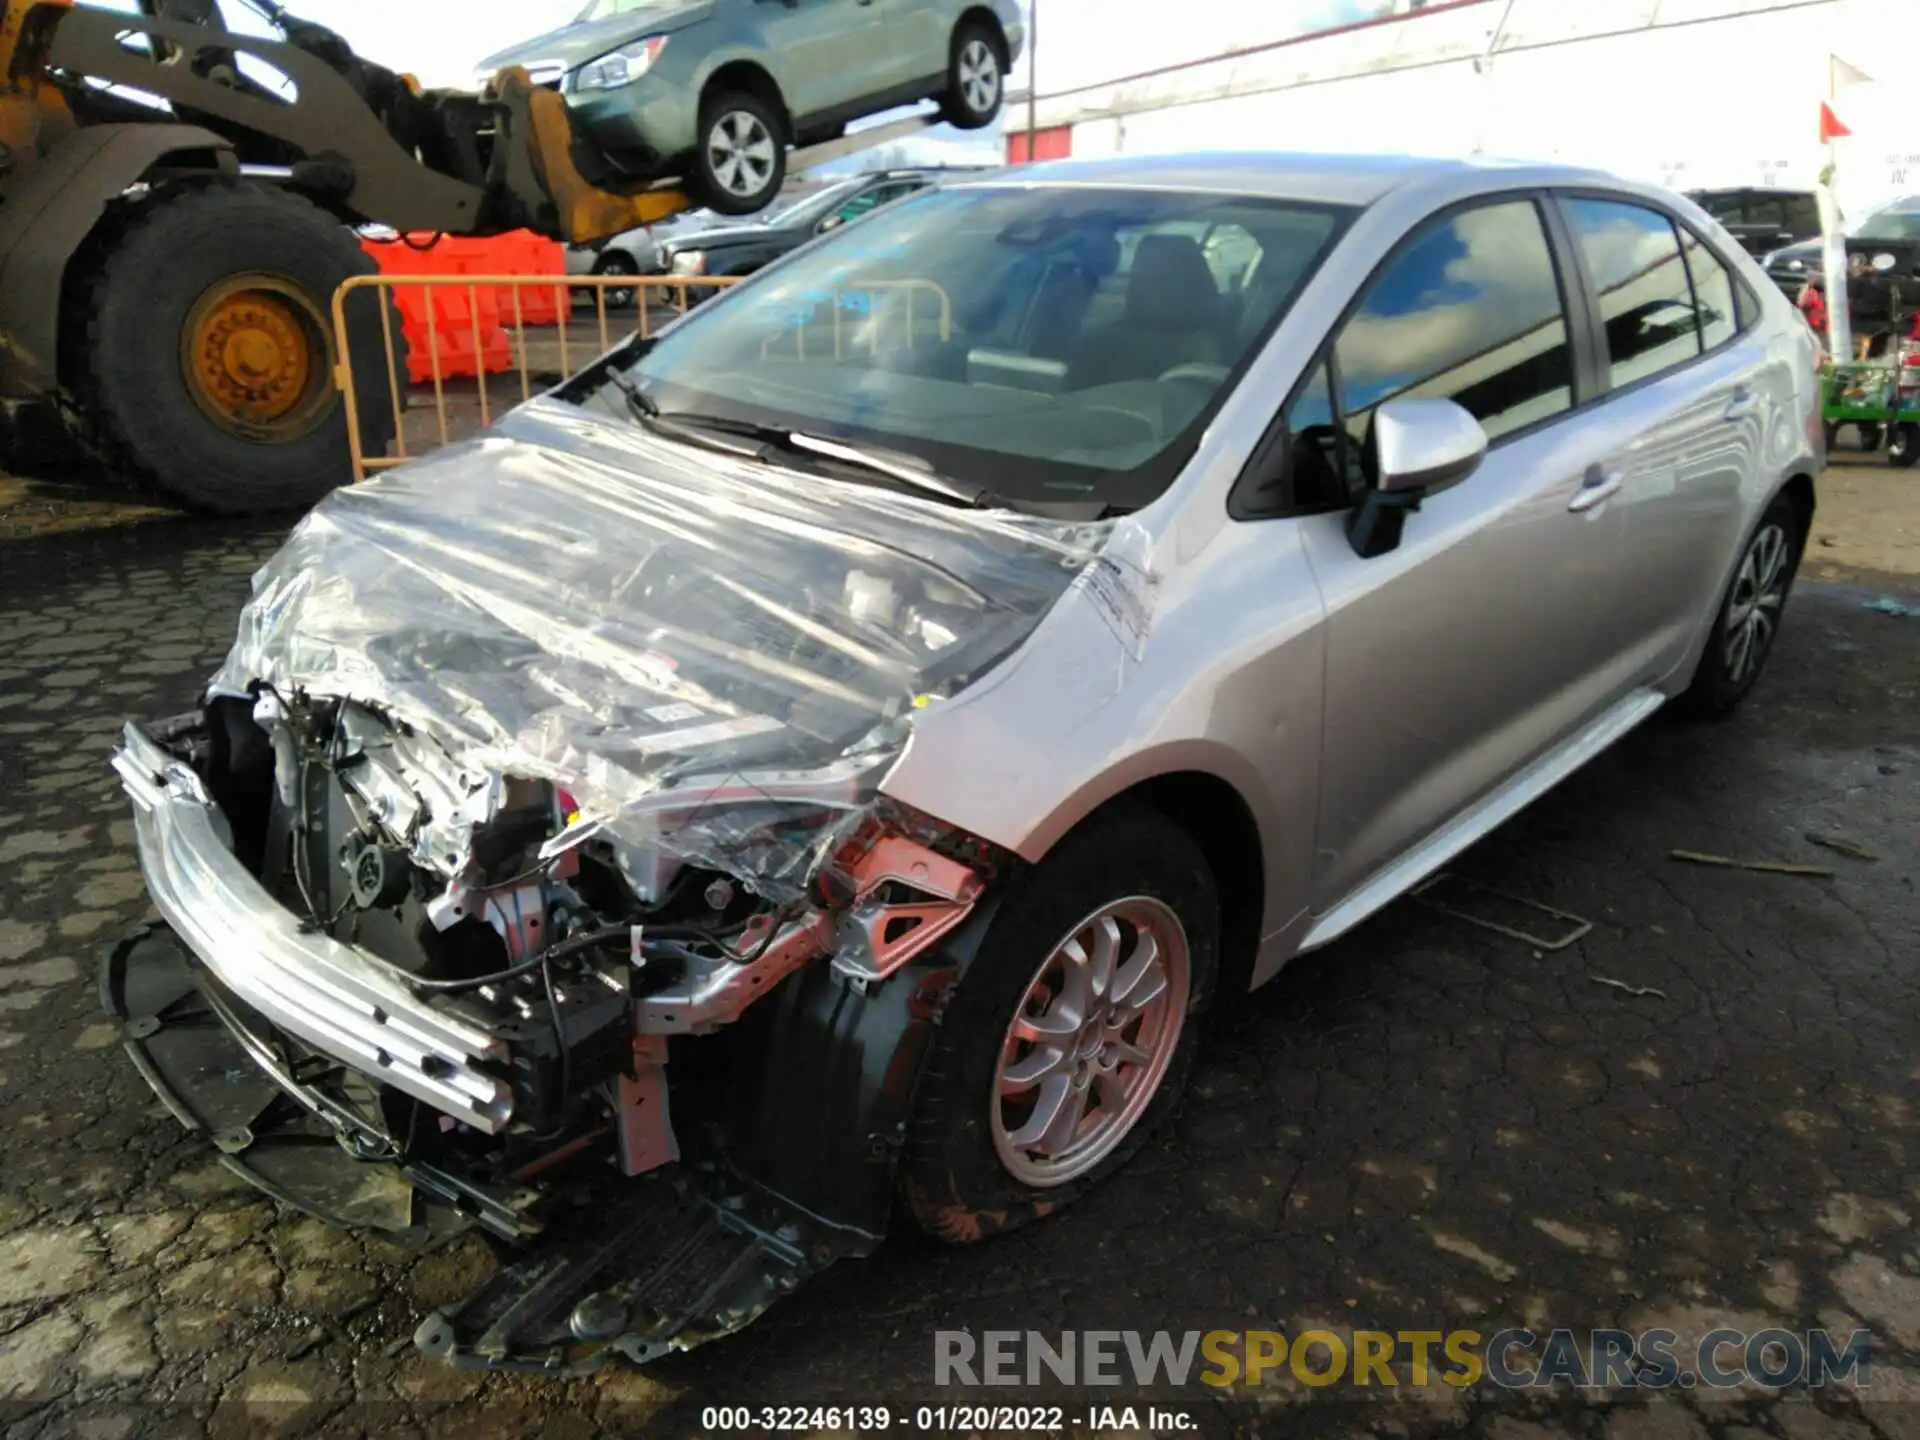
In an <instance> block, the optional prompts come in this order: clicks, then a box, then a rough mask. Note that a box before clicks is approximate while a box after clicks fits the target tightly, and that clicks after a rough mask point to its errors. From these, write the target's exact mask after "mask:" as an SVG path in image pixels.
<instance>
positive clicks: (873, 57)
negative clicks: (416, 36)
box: [481, 0, 1026, 215]
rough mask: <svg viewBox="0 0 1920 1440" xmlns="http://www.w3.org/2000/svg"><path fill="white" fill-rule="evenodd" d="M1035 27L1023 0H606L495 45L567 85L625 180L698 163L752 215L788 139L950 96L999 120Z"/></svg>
mask: <svg viewBox="0 0 1920 1440" xmlns="http://www.w3.org/2000/svg"><path fill="white" fill-rule="evenodd" d="M1025 38H1026V34H1025V26H1024V23H1023V22H1022V19H1021V15H1020V8H1019V5H1018V4H1017V0H593V3H592V4H590V5H588V6H587V8H586V9H585V10H584V11H582V12H581V13H580V15H579V17H578V18H576V19H575V20H574V21H573V23H572V24H570V25H567V26H564V27H562V28H561V29H559V30H555V31H553V32H551V33H550V34H546V35H542V36H540V37H539V38H538V39H535V40H529V41H527V42H526V43H525V44H523V45H516V46H514V47H513V48H511V49H509V50H503V51H501V52H500V53H499V54H497V55H494V56H491V57H489V58H488V59H487V60H486V61H485V62H484V63H483V65H482V67H481V68H482V70H483V71H484V72H485V73H486V74H487V75H489V76H490V75H492V74H494V73H495V72H496V71H498V70H500V69H502V68H504V67H506V66H509V65H521V66H524V67H526V69H527V70H528V72H529V73H530V74H531V75H532V77H533V79H534V80H535V81H536V82H538V83H540V84H543V85H551V86H554V87H555V88H557V89H558V90H559V91H560V93H561V94H563V95H564V96H565V97H566V99H567V103H568V105H569V106H570V107H571V109H572V113H573V119H574V125H575V128H576V129H577V130H578V131H580V132H581V133H582V134H583V135H585V136H586V137H588V138H590V139H591V141H592V142H593V148H594V151H595V152H597V153H594V154H593V155H591V156H586V157H582V159H583V168H585V169H587V170H588V171H589V173H590V174H592V172H593V171H594V170H596V169H599V168H601V167H604V168H605V170H606V173H605V174H600V175H593V177H592V178H595V179H598V180H601V181H602V182H605V181H609V180H627V181H632V180H646V179H655V178H667V177H670V176H679V177H683V178H684V180H685V182H686V184H687V186H688V188H689V189H690V190H691V191H692V192H693V194H694V196H695V198H696V199H698V200H699V201H700V202H701V203H702V204H704V205H706V206H708V207H710V208H711V209H714V210H717V211H719V212H721V213H722V214H726V215H750V214H752V213H753V212H754V211H756V210H759V209H761V208H762V207H763V206H765V205H766V204H767V203H768V202H769V201H771V200H772V199H773V198H774V196H775V195H777V194H779V192H780V186H781V183H782V181H784V180H785V178H786V170H787V148H788V147H789V146H794V145H812V144H818V143H821V142H823V141H826V140H829V139H833V138H835V137H837V136H838V135H839V134H840V133H841V132H842V131H843V130H844V129H845V127H846V125H847V123H848V122H849V121H852V120H858V119H860V118H862V117H863V116H867V115H873V114H877V113H879V112H880V111H883V110H890V109H892V108H894V107H895V106H898V105H907V104H913V103H916V102H918V101H921V100H927V99H937V100H938V101H939V102H940V107H941V111H942V113H943V115H944V117H945V119H946V120H947V122H948V123H949V124H951V125H954V126H956V127H958V128H960V129H963V130H973V129H979V128H981V127H982V126H985V125H989V124H991V123H992V122H993V120H994V118H995V117H996V116H997V115H998V114H999V113H1000V104H1001V100H1002V98H1003V97H1004V94H1005V90H1006V76H1007V71H1008V67H1009V66H1010V65H1011V64H1012V63H1013V61H1014V60H1015V59H1016V58H1017V57H1018V56H1019V54H1020V49H1021V46H1022V44H1023V43H1024V41H1025Z"/></svg>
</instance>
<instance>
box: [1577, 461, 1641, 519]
mask: <svg viewBox="0 0 1920 1440" xmlns="http://www.w3.org/2000/svg"><path fill="white" fill-rule="evenodd" d="M1626 483H1627V474H1626V472H1625V471H1624V470H1603V469H1602V468H1601V467H1600V466H1598V465H1595V466H1594V467H1593V468H1592V469H1590V470H1588V471H1587V478H1586V479H1585V480H1583V481H1581V482H1580V488H1579V489H1578V490H1576V491H1574V492H1573V499H1571V500H1569V501H1568V502H1567V509H1569V510H1571V511H1573V512H1574V513H1575V514H1576V515H1577V514H1579V513H1580V512H1581V511H1582V510H1591V509H1593V507H1594V506H1596V505H1600V504H1603V503H1605V502H1606V501H1608V500H1611V499H1612V498H1613V497H1614V496H1615V495H1617V494H1619V493H1620V487H1621V486H1622V485H1624V484H1626Z"/></svg>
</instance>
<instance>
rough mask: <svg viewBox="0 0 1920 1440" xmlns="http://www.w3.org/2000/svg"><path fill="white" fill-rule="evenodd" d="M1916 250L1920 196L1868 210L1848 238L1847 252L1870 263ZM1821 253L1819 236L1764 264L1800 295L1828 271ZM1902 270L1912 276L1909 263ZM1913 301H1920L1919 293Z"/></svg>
mask: <svg viewBox="0 0 1920 1440" xmlns="http://www.w3.org/2000/svg"><path fill="white" fill-rule="evenodd" d="M1817 228H1818V227H1816V230H1817ZM1916 249H1920V195H1904V196H1902V197H1900V198H1899V199H1898V200H1889V201H1888V202H1887V203H1886V204H1884V205H1881V206H1880V207H1878V208H1877V209H1874V210H1870V211H1868V212H1867V214H1866V216H1865V217H1864V218H1863V219H1861V220H1860V221H1858V222H1857V223H1855V224H1854V225H1853V227H1852V229H1851V230H1850V231H1849V233H1848V235H1847V253H1848V254H1849V255H1864V256H1865V257H1866V258H1867V260H1868V262H1869V263H1871V261H1872V259H1873V257H1874V255H1875V254H1877V253H1881V252H1885V253H1890V254H1892V255H1894V257H1895V259H1896V261H1897V260H1899V259H1901V258H1902V257H1904V256H1905V255H1906V254H1908V253H1910V252H1912V251H1914V250H1916ZM1821 254H1822V241H1821V240H1820V239H1819V238H1818V236H1817V235H1816V236H1815V238H1813V239H1811V240H1803V241H1801V242H1800V243H1798V244H1795V245H1785V246H1782V247H1781V248H1779V249H1777V250H1774V251H1771V252H1769V253H1768V254H1767V255H1766V256H1764V257H1763V258H1762V260H1761V264H1763V265H1764V266H1765V267H1766V271H1767V274H1768V275H1769V276H1770V277H1771V278H1772V280H1773V282H1774V283H1775V284H1776V285H1778V286H1779V287H1780V288H1781V289H1782V290H1785V291H1786V292H1787V293H1788V294H1789V295H1798V294H1799V293H1800V287H1801V286H1803V285H1805V284H1806V283H1807V281H1809V280H1814V279H1818V278H1819V277H1820V275H1821V273H1822V271H1823V270H1824V269H1825V266H1824V264H1823V262H1822V258H1821ZM1902 268H1903V269H1904V270H1905V271H1906V273H1908V274H1911V273H1912V266H1911V265H1910V264H1909V265H1907V266H1905V267H1902ZM1911 298H1912V299H1913V300H1920V293H1916V294H1915V295H1914V296H1913V297H1911Z"/></svg>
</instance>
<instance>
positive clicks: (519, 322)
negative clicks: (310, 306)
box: [333, 236, 739, 481]
mask: <svg viewBox="0 0 1920 1440" xmlns="http://www.w3.org/2000/svg"><path fill="white" fill-rule="evenodd" d="M506 238H507V239H508V240H513V239H514V238H515V237H511V236H509V237H506ZM527 239H529V240H535V241H536V243H537V244H540V245H548V244H551V243H552V242H548V241H537V239H536V237H532V236H529V237H527ZM454 243H455V242H454V241H451V240H448V239H442V240H440V241H439V242H438V243H437V244H435V245H433V246H431V247H418V248H416V247H413V246H409V245H407V244H406V243H405V242H404V241H394V242H385V243H382V242H370V243H369V245H368V248H369V249H370V250H376V251H377V252H378V254H377V258H378V259H379V262H380V265H381V270H382V272H383V273H381V274H379V275H356V276H354V277H353V278H352V279H350V280H348V281H347V282H346V283H345V284H344V285H342V286H341V287H340V288H339V289H338V290H337V291H335V292H334V296H333V330H334V353H335V356H336V357H337V358H336V362H335V371H334V383H335V384H336V386H337V387H338V388H339V390H340V394H341V399H342V402H343V403H344V404H345V406H346V415H347V438H348V441H349V443H350V445H351V448H352V452H353V478H354V479H355V480H356V481H359V480H364V479H366V478H367V475H368V473H369V472H371V471H374V470H382V469H387V468H390V467H392V466H395V465H399V464H403V463H404V462H406V461H407V460H410V459H413V458H415V457H416V456H418V455H421V454H423V453H425V452H426V451H428V450H432V449H436V448H438V446H440V445H445V444H447V443H449V442H450V441H451V440H452V439H453V438H454V436H453V432H454V429H455V426H454V424H453V422H452V420H451V418H450V413H449V410H450V403H453V404H464V403H465V401H466V399H467V396H466V395H465V394H464V393H462V394H459V395H456V394H454V393H452V389H453V387H452V386H451V385H450V382H455V381H459V382H466V381H471V382H472V383H471V389H472V392H473V393H472V397H471V398H472V401H473V405H474V413H472V414H471V415H469V416H468V417H466V418H468V419H470V420H472V421H477V422H478V425H479V426H480V427H482V428H484V427H485V426H488V425H491V424H492V423H493V414H494V406H495V400H496V397H495V395H494V394H493V385H492V384H491V383H490V382H491V379H492V377H494V376H496V375H498V376H505V377H508V379H507V380H506V381H505V382H504V383H505V384H506V387H507V389H506V393H505V394H504V395H503V396H501V397H499V398H500V400H501V401H502V403H503V408H504V406H505V405H509V404H513V403H520V402H524V401H527V400H530V399H532V398H533V396H534V394H535V393H536V391H537V390H543V389H546V388H548V387H550V386H552V385H556V384H559V383H561V382H562V381H564V380H566V379H568V378H570V377H571V376H573V375H575V374H577V373H578V372H579V371H580V370H582V369H584V368H585V367H586V366H587V365H588V364H589V363H591V362H592V361H593V360H594V359H596V358H597V357H599V356H600V355H603V354H605V353H606V352H607V351H608V350H611V349H612V348H613V346H614V344H615V343H616V342H617V341H619V340H622V339H624V338H626V336H627V335H628V334H630V333H636V332H637V333H638V334H639V335H641V336H642V337H649V336H651V335H652V333H653V331H654V328H655V325H656V312H658V311H661V310H671V311H673V312H676V313H678V314H684V313H685V312H686V310H687V308H688V306H689V305H690V304H692V303H694V302H695V299H696V297H697V296H698V295H699V294H700V293H701V292H711V291H714V290H718V289H720V288H722V287H724V286H728V285H734V284H737V283H739V282H738V280H737V279H736V278H735V277H732V276H722V275H710V276H686V277H680V276H674V277H666V276H638V277H636V276H632V275H574V276H566V275H562V274H559V273H558V272H555V273H554V275H553V278H551V279H547V278H538V277H536V278H529V277H528V276H526V275H513V274H507V273H504V272H494V273H485V272H481V271H473V272H471V273H466V272H456V273H452V274H449V273H447V270H446V269H445V268H444V267H445V266H446V265H447V264H448V263H449V260H450V259H451V260H454V261H455V262H456V263H457V262H458V261H459V260H460V259H461V258H463V257H460V256H458V255H455V254H450V253H449V252H445V251H443V250H442V249H441V247H442V246H446V245H450V244H454ZM459 243H462V244H465V245H470V246H479V247H481V249H482V253H488V252H487V251H486V249H485V247H487V246H495V245H497V242H493V241H465V242H459ZM555 249H556V252H557V247H555ZM396 252H403V253H396ZM490 253H492V254H494V255H495V257H496V258H498V257H500V256H502V255H503V254H504V255H510V256H514V257H515V258H518V259H522V260H525V261H526V263H530V264H531V263H544V262H541V261H536V260H535V259H533V258H532V255H531V251H530V249H515V248H512V247H509V248H508V249H507V250H504V251H503V250H500V249H498V248H496V249H494V250H492V251H491V252H490ZM429 266H432V267H434V268H433V270H432V273H427V267H429ZM415 267H418V268H415ZM613 290H621V291H631V292H633V294H634V297H635V304H634V306H633V309H632V313H631V314H626V313H622V312H613V311H610V310H609V307H608V304H607V295H608V292H609V291H613ZM363 291H370V292H373V294H374V295H375V296H377V298H378V300H379V308H378V319H377V320H375V319H374V316H373V313H372V307H370V306H365V305H364V303H363V304H362V305H353V304H351V302H352V300H353V299H354V298H355V297H356V296H357V295H359V294H360V293H361V292H363ZM576 296H591V297H592V299H591V302H590V303H589V304H584V305H582V306H580V307H579V308H580V309H582V310H585V311H587V317H586V318H585V319H581V318H576V315H575V309H576V307H575V304H574V298H575V297H576ZM350 311H351V312H352V313H349V312H350ZM396 314H397V315H398V317H399V319H398V322H397V323H396V320H395V316H396ZM668 318H672V316H668ZM350 321H351V322H352V326H353V327H354V328H351V329H350V328H349V322H350ZM375 325H377V326H378V329H379V337H380V347H381V351H382V352H383V359H382V361H381V362H380V363H383V364H384V366H385V373H384V375H374V376H368V375H364V374H359V373H357V372H356V369H355V359H354V357H355V354H356V351H355V342H356V339H358V340H360V341H361V349H360V351H359V354H360V355H361V357H362V358H361V364H362V365H365V364H366V363H367V356H368V354H369V350H368V348H367V343H366V342H367V341H368V340H369V339H370V337H369V336H368V335H367V334H366V333H365V332H366V331H367V330H368V329H369V328H370V327H372V326H375ZM403 342H404V343H403ZM516 373H517V375H518V379H519V384H518V386H517V387H514V386H513V384H512V379H511V377H512V376H513V375H515V374H516ZM381 381H384V401H383V403H388V404H391V406H392V416H391V423H392V427H393V442H392V446H391V451H390V453H389V451H388V447H387V446H386V445H385V444H377V449H378V450H379V451H380V452H381V453H377V454H376V453H369V447H368V445H367V436H368V433H369V430H370V429H372V428H374V427H372V426H370V425H369V417H367V416H366V415H363V414H362V413H361V409H360V406H361V402H362V400H363V399H364V398H366V397H368V396H369V395H378V394H381V393H382V387H381V384H380V382H381ZM416 388H417V389H419V390H421V391H423V392H424V391H427V390H430V391H431V397H432V398H431V404H432V408H433V420H432V423H431V425H430V426H428V427H427V430H426V434H425V435H423V436H418V437H415V439H413V440H410V439H409V436H408V433H407V416H408V413H409V412H410V411H416V410H419V409H421V408H424V407H423V406H420V405H415V404H414V403H413V395H412V392H413V391H414V390H415V389H416ZM463 388H464V387H463ZM516 388H517V393H518V401H515V399H514V394H515V389H516ZM385 419H386V417H382V420H383V421H384V420H385ZM379 428H381V429H384V424H382V425H381V426H380V427H379Z"/></svg>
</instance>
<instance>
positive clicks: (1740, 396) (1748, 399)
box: [1725, 385, 1760, 420]
mask: <svg viewBox="0 0 1920 1440" xmlns="http://www.w3.org/2000/svg"><path fill="white" fill-rule="evenodd" d="M1759 408H1760V395H1759V392H1758V391H1756V390H1755V389H1754V388H1753V387H1752V386H1751V385H1739V386H1736V387H1735V388H1734V392H1733V398H1732V399H1731V400H1729V401H1728V402H1727V408H1726V412H1725V414H1726V418H1727V419H1729V420H1744V419H1746V418H1747V416H1749V415H1751V414H1753V412H1754V411H1756V410H1758V409H1759Z"/></svg>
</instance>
